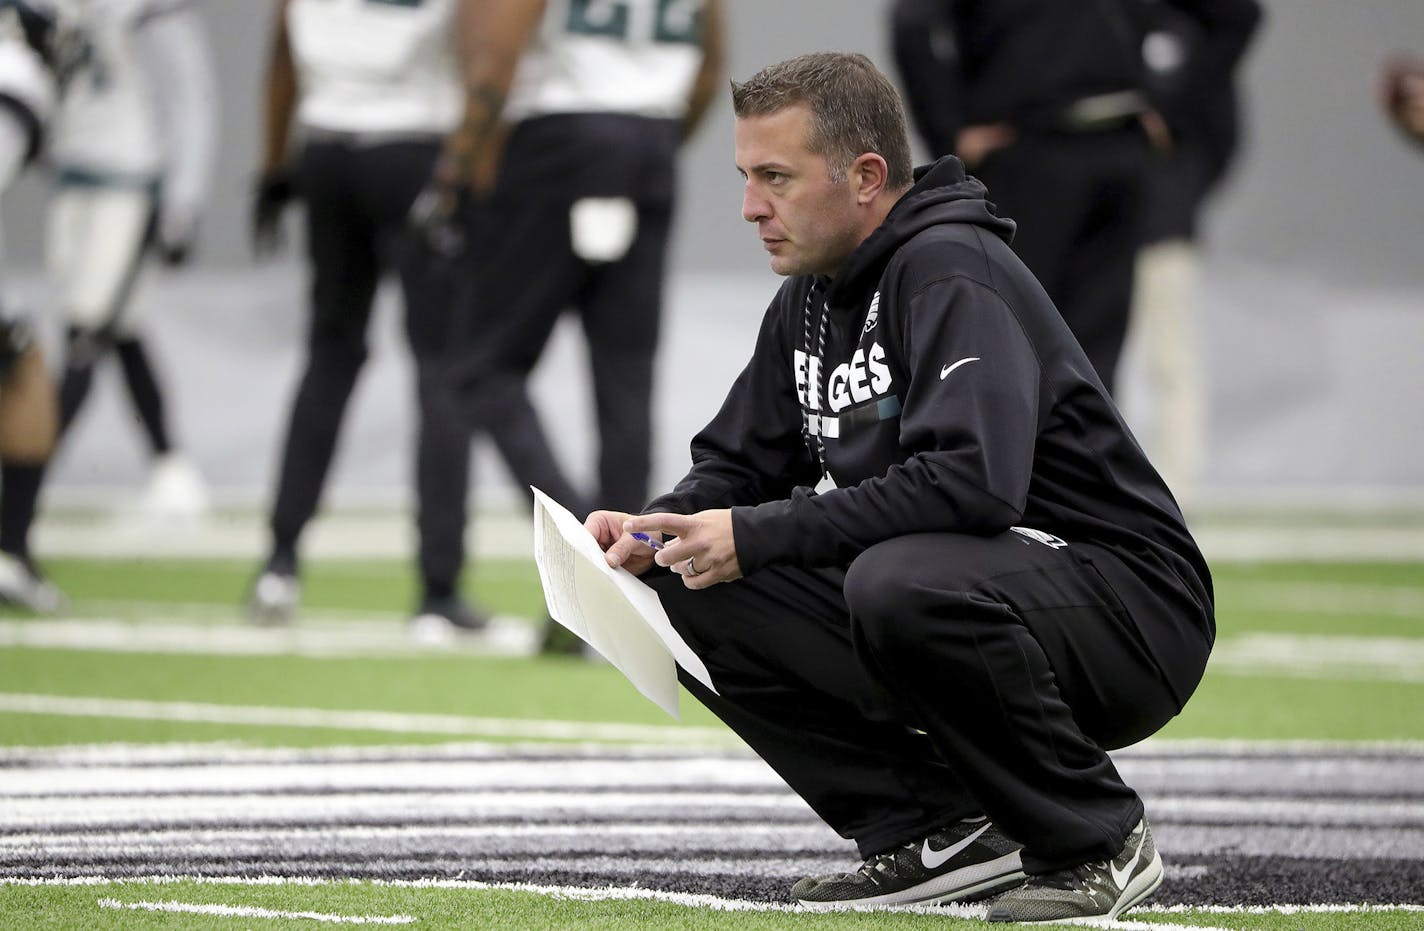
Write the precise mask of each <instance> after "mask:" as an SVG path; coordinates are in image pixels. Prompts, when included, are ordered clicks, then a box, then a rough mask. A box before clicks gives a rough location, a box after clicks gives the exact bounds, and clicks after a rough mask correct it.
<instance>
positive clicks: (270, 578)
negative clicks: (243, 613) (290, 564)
mask: <svg viewBox="0 0 1424 931" xmlns="http://www.w3.org/2000/svg"><path fill="white" fill-rule="evenodd" d="M301 600H302V583H301V582H300V581H298V580H297V577H296V576H295V575H287V574H284V573H281V572H272V571H271V570H268V571H265V572H263V573H262V574H261V575H260V576H258V577H257V583H256V584H255V585H253V586H252V597H251V598H250V599H249V600H248V603H247V609H248V616H249V617H250V618H251V619H252V623H254V624H262V625H277V624H290V623H292V619H293V618H295V617H296V614H297V605H298V604H300V603H301Z"/></svg>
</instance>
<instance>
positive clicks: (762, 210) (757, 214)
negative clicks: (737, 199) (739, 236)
mask: <svg viewBox="0 0 1424 931" xmlns="http://www.w3.org/2000/svg"><path fill="white" fill-rule="evenodd" d="M769 216H771V208H770V206H768V204H767V202H766V198H765V197H762V196H761V195H760V194H758V193H757V192H756V190H755V188H753V187H752V185H751V183H750V182H748V184H747V185H746V187H745V188H744V189H743V190H742V219H743V220H746V221H747V222H748V223H759V222H761V221H762V220H765V219H766V218H767V217H769Z"/></svg>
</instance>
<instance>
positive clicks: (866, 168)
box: [847, 152, 890, 204]
mask: <svg viewBox="0 0 1424 931" xmlns="http://www.w3.org/2000/svg"><path fill="white" fill-rule="evenodd" d="M847 174H848V175H849V176H850V181H851V183H853V184H854V185H855V199H856V203H859V204H868V203H871V202H872V201H874V200H875V198H877V197H879V196H880V193H881V192H882V191H884V190H885V183H886V180H887V178H888V177H889V174H890V166H889V165H887V164H885V159H884V158H882V157H881V156H879V155H876V154H875V153H874V152H865V153H862V154H861V155H859V156H858V157H857V158H856V160H855V161H853V162H851V163H850V171H849V172H847Z"/></svg>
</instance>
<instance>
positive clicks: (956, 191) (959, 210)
mask: <svg viewBox="0 0 1424 931" xmlns="http://www.w3.org/2000/svg"><path fill="white" fill-rule="evenodd" d="M987 193H988V190H987V189H986V188H985V187H984V185H983V183H982V182H981V181H979V179H978V178H974V177H971V176H969V175H966V174H965V173H964V164H963V163H962V162H961V161H960V160H959V159H957V158H955V157H954V156H953V155H946V156H945V157H944V158H941V159H940V160H939V161H937V162H935V163H934V164H932V165H925V166H921V167H920V168H917V169H915V185H914V187H912V188H910V189H909V190H908V191H906V192H905V194H904V196H903V197H901V198H900V199H899V200H898V201H896V203H895V206H894V207H892V208H890V213H889V215H888V216H886V217H885V222H884V223H882V224H880V226H879V227H877V228H876V229H875V231H874V232H873V233H871V234H870V235H869V236H867V237H866V238H865V241H864V242H862V243H861V244H860V245H859V246H857V247H856V250H855V251H854V252H852V253H851V254H850V256H849V258H847V259H846V262H845V265H844V267H843V268H842V269H841V274H839V275H837V276H836V279H835V280H834V281H833V282H831V284H830V287H829V288H828V290H827V292H826V303H827V305H828V306H829V307H831V308H832V309H843V308H850V307H859V306H861V305H863V304H864V303H865V300H866V298H867V296H868V295H869V293H870V292H871V291H872V290H873V289H874V288H875V286H876V284H877V282H879V280H880V273H881V271H883V270H884V268H885V263H886V262H888V261H889V260H890V257H891V256H892V255H894V253H895V250H897V249H899V248H900V246H901V245H902V244H904V243H905V242H906V241H907V240H909V239H911V238H912V237H914V236H915V235H916V234H917V233H919V232H920V231H922V230H924V229H926V228H928V227H931V226H937V225H939V224H942V223H971V224H973V225H975V226H980V227H983V228H984V229H986V230H988V231H989V232H991V233H993V234H994V235H995V236H998V237H999V238H1000V239H1002V240H1004V242H1010V241H1012V240H1013V236H1014V228H1015V226H1014V221H1013V220H1010V219H1008V218H1006V217H1001V216H999V215H998V214H997V213H995V212H994V211H995V208H994V205H993V204H991V203H990V202H989V201H988V200H986V199H985V195H986V194H987Z"/></svg>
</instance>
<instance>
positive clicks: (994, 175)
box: [973, 128, 1149, 393]
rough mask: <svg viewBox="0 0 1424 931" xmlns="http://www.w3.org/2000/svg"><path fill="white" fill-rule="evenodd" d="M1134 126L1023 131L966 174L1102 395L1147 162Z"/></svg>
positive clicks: (1128, 297) (1124, 310)
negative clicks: (1004, 224)
mask: <svg viewBox="0 0 1424 931" xmlns="http://www.w3.org/2000/svg"><path fill="white" fill-rule="evenodd" d="M1148 151H1149V150H1148V146H1147V141H1146V139H1145V138H1144V137H1143V135H1142V133H1141V131H1140V130H1138V129H1135V128H1130V129H1120V130H1115V131H1110V132H1090V133H1089V132H1085V133H1058V134H1025V135H1023V136H1021V137H1020V138H1019V139H1018V140H1017V141H1015V142H1014V144H1013V145H1010V146H1008V147H1006V148H1003V149H1000V150H998V151H995V152H993V153H992V154H990V155H989V156H988V157H987V158H985V159H984V161H983V163H982V164H980V165H979V166H977V167H976V168H975V169H974V172H973V174H974V175H975V176H976V177H978V178H979V180H981V181H983V182H984V184H985V185H986V186H987V187H988V189H989V200H990V201H991V202H992V203H993V204H994V205H995V206H996V207H997V208H998V212H999V214H1000V215H1001V216H1006V217H1009V218H1010V219H1012V220H1014V221H1015V222H1016V223H1017V224H1018V229H1017V230H1016V231H1015V232H1014V241H1013V248H1014V252H1015V253H1017V254H1018V256H1019V258H1021V259H1023V261H1024V264H1025V265H1027V266H1028V267H1029V270H1030V271H1032V272H1033V273H1034V276H1035V277H1037V278H1038V280H1039V282H1040V283H1041V284H1042V285H1043V287H1044V290H1045V291H1047V292H1048V296H1049V297H1051V298H1052V299H1053V303H1054V304H1055V305H1056V306H1057V307H1058V312H1059V313H1061V314H1062V315H1063V319H1064V320H1065V321H1067V323H1068V328H1069V329H1071V330H1072V331H1073V335H1074V336H1076V337H1077V338H1078V342H1079V343H1080V344H1082V346H1083V351H1084V352H1086V353H1087V355H1088V360H1089V361H1090V362H1092V363H1093V368H1094V369H1096V370H1097V373H1098V377H1099V378H1101V379H1102V381H1103V385H1104V387H1106V388H1107V389H1108V391H1109V393H1111V392H1112V390H1113V383H1114V380H1115V375H1116V372H1117V366H1118V358H1119V357H1120V356H1121V355H1122V346H1123V342H1124V341H1125V340H1126V339H1127V322H1128V315H1129V313H1130V311H1131V308H1132V273H1133V264H1134V262H1135V261H1136V258H1137V249H1138V246H1139V244H1140V242H1141V238H1140V234H1139V230H1140V228H1141V222H1142V214H1141V210H1142V205H1141V198H1142V192H1143V187H1144V184H1145V179H1146V171H1147V160H1148Z"/></svg>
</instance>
